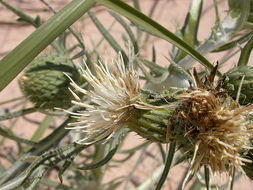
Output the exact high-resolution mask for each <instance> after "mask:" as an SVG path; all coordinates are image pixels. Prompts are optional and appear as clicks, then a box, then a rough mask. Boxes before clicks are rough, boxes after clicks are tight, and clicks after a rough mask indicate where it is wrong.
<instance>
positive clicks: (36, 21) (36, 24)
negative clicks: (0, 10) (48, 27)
mask: <svg viewBox="0 0 253 190" xmlns="http://www.w3.org/2000/svg"><path fill="white" fill-rule="evenodd" d="M0 3H1V4H2V5H4V6H5V7H6V8H7V9H9V10H10V11H12V12H13V13H15V14H16V15H18V16H19V17H20V19H21V20H22V21H25V22H27V23H29V24H31V25H33V26H34V27H36V28H37V27H39V26H40V19H39V17H36V18H35V19H33V18H32V17H30V16H29V15H26V14H25V13H23V12H22V11H20V10H18V9H15V8H14V7H12V6H11V5H9V4H8V3H6V2H4V1H3V0H0Z"/></svg>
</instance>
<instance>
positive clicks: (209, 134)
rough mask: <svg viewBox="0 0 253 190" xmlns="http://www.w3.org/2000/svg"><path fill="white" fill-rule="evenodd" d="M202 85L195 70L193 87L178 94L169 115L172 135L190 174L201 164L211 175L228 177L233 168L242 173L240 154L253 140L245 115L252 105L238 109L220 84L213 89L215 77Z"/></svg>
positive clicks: (250, 127) (245, 160)
mask: <svg viewBox="0 0 253 190" xmlns="http://www.w3.org/2000/svg"><path fill="white" fill-rule="evenodd" d="M216 69H217V66H216V67H215V69H214V71H213V72H212V73H211V74H210V76H208V77H206V79H205V82H202V81H201V80H200V79H199V77H198V76H197V72H196V71H195V70H194V76H195V82H196V87H195V88H193V87H191V88H189V90H188V91H187V92H186V93H184V94H182V95H179V97H178V98H179V99H181V100H180V103H179V104H178V106H177V108H176V109H175V111H174V113H173V116H172V119H171V121H172V125H171V126H172V129H171V133H172V136H174V138H175V139H176V140H177V141H178V143H179V148H181V150H183V152H184V153H185V155H186V156H187V157H188V158H191V167H190V170H189V173H190V174H189V175H192V174H194V173H195V172H196V171H197V170H198V169H199V168H200V166H202V165H205V166H207V167H208V168H209V169H210V170H211V171H212V173H213V174H223V173H224V172H229V174H231V172H232V169H233V167H236V168H237V169H238V170H240V171H243V170H242V167H241V166H242V165H243V164H244V162H250V161H249V160H247V159H245V158H242V157H241V154H240V153H241V152H242V151H248V149H249V147H248V145H249V144H250V139H251V138H252V137H253V131H252V125H251V124H250V123H249V122H248V120H247V113H248V112H249V111H250V110H252V108H253V107H252V106H247V107H239V106H238V104H237V102H235V101H234V100H233V99H232V98H231V97H229V96H228V95H227V94H226V93H225V92H223V91H221V86H222V84H218V85H217V86H216V87H215V86H214V75H215V72H216Z"/></svg>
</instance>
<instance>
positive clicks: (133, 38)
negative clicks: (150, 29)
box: [109, 11, 139, 54]
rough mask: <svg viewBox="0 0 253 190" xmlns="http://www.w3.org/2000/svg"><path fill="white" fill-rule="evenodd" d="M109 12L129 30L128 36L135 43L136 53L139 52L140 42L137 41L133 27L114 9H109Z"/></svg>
mask: <svg viewBox="0 0 253 190" xmlns="http://www.w3.org/2000/svg"><path fill="white" fill-rule="evenodd" d="M109 13H110V14H111V15H112V16H113V17H114V18H115V19H116V20H117V21H118V22H119V23H120V24H121V25H122V26H123V28H124V29H125V31H126V32H127V34H128V36H129V38H130V40H131V42H132V43H133V46H134V53H135V54H137V53H138V52H139V47H138V42H137V40H136V38H135V36H134V33H133V31H132V30H131V28H130V27H129V26H128V24H127V23H126V22H125V21H124V20H123V19H122V18H121V17H120V16H119V15H118V14H116V13H114V12H112V11H109Z"/></svg>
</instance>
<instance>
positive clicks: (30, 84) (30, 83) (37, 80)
mask: <svg viewBox="0 0 253 190" xmlns="http://www.w3.org/2000/svg"><path fill="white" fill-rule="evenodd" d="M64 73H66V74H67V75H68V76H70V77H71V78H73V79H74V80H75V81H77V82H78V80H79V74H78V70H77V68H76V67H75V65H74V64H73V62H72V61H71V59H70V57H69V56H68V55H66V54H60V53H57V52H53V53H50V54H44V55H42V56H40V57H38V58H36V59H34V60H33V61H32V62H31V63H30V64H29V65H28V67H27V68H26V70H25V72H24V74H23V76H21V78H20V79H19V85H20V88H21V90H22V92H23V93H24V95H25V96H26V97H27V99H29V100H30V101H31V102H32V103H33V104H34V106H35V107H38V108H43V109H54V108H55V107H59V108H68V107H69V106H71V99H72V95H71V93H70V91H69V90H68V87H69V83H70V80H69V79H68V77H67V76H66V75H65V74H64Z"/></svg>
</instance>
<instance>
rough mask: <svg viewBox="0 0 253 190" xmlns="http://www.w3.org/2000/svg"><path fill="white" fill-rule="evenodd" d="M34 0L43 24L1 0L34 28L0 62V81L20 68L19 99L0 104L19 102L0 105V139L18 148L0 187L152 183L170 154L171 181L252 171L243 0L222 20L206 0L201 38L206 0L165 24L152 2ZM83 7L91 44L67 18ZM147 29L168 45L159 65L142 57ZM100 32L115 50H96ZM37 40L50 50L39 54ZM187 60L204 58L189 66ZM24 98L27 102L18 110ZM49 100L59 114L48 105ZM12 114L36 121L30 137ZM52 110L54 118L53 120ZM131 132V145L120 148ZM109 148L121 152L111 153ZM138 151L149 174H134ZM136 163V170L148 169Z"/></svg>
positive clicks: (194, 1)
mask: <svg viewBox="0 0 253 190" xmlns="http://www.w3.org/2000/svg"><path fill="white" fill-rule="evenodd" d="M41 2H42V3H43V5H46V6H47V8H48V9H49V10H51V11H52V12H53V14H54V16H52V17H51V18H50V19H49V20H48V21H46V22H45V23H42V22H41V20H40V16H39V15H38V16H37V17H36V18H35V19H34V18H32V17H31V16H29V15H28V14H26V13H24V12H23V11H22V10H19V9H17V8H16V7H14V6H12V5H10V4H8V2H6V1H3V0H0V3H1V5H3V6H4V7H6V8H7V9H9V10H10V11H11V12H13V13H14V14H16V15H17V16H18V17H19V19H18V20H19V21H20V22H25V23H28V24H30V25H33V26H34V27H35V28H36V30H35V31H34V32H33V33H32V34H31V35H30V36H29V37H28V38H27V39H25V40H24V41H23V42H22V43H21V44H20V45H18V46H17V47H16V48H15V49H14V50H13V51H11V52H10V53H9V54H8V55H6V56H5V57H4V58H3V59H2V60H1V61H0V77H1V80H0V89H1V90H2V89H4V88H5V87H6V86H7V85H8V84H9V83H10V81H12V80H13V79H14V78H15V76H16V75H17V74H19V73H20V72H21V71H22V70H23V69H24V73H23V75H22V76H21V77H20V79H19V82H18V83H19V85H20V89H21V91H22V93H23V94H24V98H17V99H14V100H10V101H7V102H2V104H4V105H6V104H7V103H9V102H14V101H18V100H20V99H22V101H21V104H22V107H21V109H20V110H18V111H16V110H13V109H12V108H11V107H10V108H9V111H10V112H9V113H6V114H2V115H0V121H1V123H0V135H1V136H2V138H1V141H0V143H1V146H5V144H2V143H3V142H4V140H5V139H7V138H8V139H11V140H13V141H15V142H16V144H17V147H18V151H17V154H16V155H15V156H12V157H11V155H12V154H10V153H9V154H8V155H7V156H6V158H7V159H5V161H8V162H10V167H9V168H8V167H6V166H5V165H4V164H2V162H1V163H0V171H1V175H0V189H1V190H9V189H46V188H51V189H74V190H75V189H76V190H77V189H78V190H79V189H97V190H98V189H106V190H112V189H138V190H142V189H156V190H159V189H162V188H167V184H166V182H168V181H169V178H167V176H168V175H169V172H170V169H171V168H172V167H174V166H177V165H179V164H180V163H181V162H184V163H186V164H187V167H188V168H187V172H186V173H185V175H184V176H183V179H182V180H181V183H180V184H177V187H175V189H176V188H177V189H186V188H189V189H194V190H195V189H196V190H197V189H208V190H210V189H219V188H220V189H224V188H226V187H227V188H228V189H233V187H234V182H236V180H237V179H238V178H240V176H242V175H243V176H247V177H248V178H249V179H250V180H252V179H253V177H252V176H253V174H252V168H253V166H252V163H253V159H252V139H253V129H252V127H253V126H252V109H253V106H252V76H251V75H252V74H251V71H252V67H251V65H250V62H251V58H250V55H251V50H252V42H253V40H252V0H242V1H233V0H229V1H227V5H228V11H227V12H226V15H225V17H224V19H221V17H220V10H219V8H220V7H219V4H218V2H217V1H216V0H214V1H213V2H212V3H213V4H212V6H213V8H214V11H215V16H216V22H215V24H214V25H213V27H212V29H211V32H210V34H207V35H206V39H205V40H203V41H200V40H199V39H198V35H197V33H198V30H199V27H200V26H199V23H200V21H201V19H202V14H203V6H204V5H205V4H206V2H205V1H203V0H191V2H190V6H189V10H188V14H187V16H186V18H185V22H184V25H183V27H182V28H181V29H180V28H177V32H176V33H175V34H174V33H173V32H171V31H169V30H168V29H166V28H165V27H163V26H162V25H160V24H158V23H157V22H156V21H155V20H153V19H152V15H153V12H154V11H156V8H157V4H158V3H159V2H158V1H157V2H156V1H155V2H154V4H153V5H152V7H151V9H150V12H149V13H148V15H149V16H146V15H145V14H143V13H142V11H141V5H142V2H141V1H138V0H133V6H130V4H128V2H127V3H125V2H123V1H120V0H119V1H113V0H73V1H71V2H69V3H68V4H67V5H66V6H65V7H64V8H62V9H61V10H60V11H59V12H57V11H55V10H53V8H52V7H51V6H50V3H47V2H46V1H41ZM96 5H102V7H103V8H107V9H110V11H109V14H110V16H111V18H112V19H114V20H115V21H114V22H112V25H111V27H113V24H114V23H117V24H119V25H120V26H121V27H122V30H123V32H122V42H124V43H119V41H118V40H116V39H115V35H114V33H113V32H111V31H110V28H109V29H107V28H106V27H105V26H104V24H103V23H104V21H102V20H100V17H98V15H97V12H96ZM93 7H95V8H94V9H93ZM104 10H106V9H104ZM86 12H88V14H87V15H85V16H87V17H85V19H90V21H91V23H92V24H94V26H95V27H96V28H97V29H98V31H99V33H100V34H101V39H100V40H98V43H96V42H95V43H94V42H93V41H92V40H91V43H92V44H93V47H89V45H88V43H87V42H86V41H85V40H83V38H82V35H81V34H79V33H78V32H77V31H76V30H75V29H74V28H73V27H71V28H70V26H71V25H72V24H73V23H74V22H79V23H80V22H82V20H81V19H80V20H78V19H79V18H80V17H81V16H82V15H84V14H85V13H86ZM123 17H125V18H127V19H128V20H129V21H127V20H125V19H124V18H123ZM151 37H152V38H151ZM150 39H152V40H153V39H156V40H157V39H159V40H165V41H167V42H169V43H171V44H172V45H173V48H172V49H171V50H168V51H169V55H168V57H167V56H166V61H167V63H168V64H167V65H166V66H161V65H160V64H159V63H158V61H157V57H158V56H160V54H159V50H158V49H156V47H155V46H153V47H152V55H151V59H150V58H146V57H143V52H144V51H145V49H148V50H151V46H152V40H150ZM102 41H106V42H107V43H108V44H109V46H110V48H111V49H112V51H113V50H115V53H116V55H115V54H113V53H111V56H110V59H108V60H109V61H108V60H107V59H105V60H103V59H102V57H103V56H101V54H100V52H101V50H100V49H101V43H102ZM86 43H87V44H86ZM120 44H123V45H120ZM48 45H50V48H49V49H50V50H51V53H45V52H43V53H42V54H41V55H39V56H38V54H39V53H40V52H41V51H43V50H44V49H45V48H46V47H47V46H48ZM124 45H125V46H124ZM126 50H128V53H127V51H126ZM215 52H225V53H226V54H224V57H225V58H224V59H223V60H220V59H219V57H217V60H212V61H211V62H215V64H211V63H210V62H209V60H208V59H207V58H206V54H208V53H215ZM236 54H240V57H239V59H238V60H237V62H236V64H235V66H234V67H233V68H231V69H227V70H228V71H226V72H221V70H220V68H221V67H223V66H228V62H229V61H228V60H230V58H232V57H234V55H236ZM37 56H38V57H37ZM169 56H170V57H169ZM196 62H198V63H199V64H200V65H202V66H203V67H201V69H196V68H197V66H199V65H197V66H195V64H196ZM230 62H231V61H230ZM77 64H78V66H77ZM233 64H234V63H233ZM25 67H26V68H25ZM198 68H199V67H198ZM26 100H29V101H30V103H32V106H34V107H32V108H31V107H30V108H26ZM59 110H61V111H62V112H61V117H59V116H56V115H52V113H58V112H59ZM37 111H39V112H42V113H43V114H44V115H45V117H44V119H43V120H42V121H38V120H37V118H32V119H29V118H27V117H26V116H24V115H27V114H30V113H32V112H37ZM22 118H24V119H25V120H26V123H27V124H29V123H35V124H34V125H35V126H38V128H37V130H36V131H35V133H34V135H33V136H32V137H31V139H26V138H23V137H20V136H18V135H17V133H15V130H14V129H12V127H13V126H14V125H15V121H16V120H18V119H22ZM55 119H56V120H57V123H58V122H61V124H60V125H54V124H53V122H52V121H54V120H55ZM4 120H10V121H11V122H10V123H11V125H9V122H6V121H4ZM2 121H3V122H2ZM17 125H18V124H17ZM47 129H51V131H50V130H47ZM46 131H48V132H49V133H45V132H46ZM131 134H134V135H135V136H137V137H138V138H139V139H141V144H139V145H136V144H135V143H134V147H133V148H131V149H127V150H125V149H124V144H129V141H128V138H132V136H131ZM42 137H43V138H42ZM163 145H164V146H163ZM168 148H169V149H168ZM167 149H168V150H167ZM150 150H152V151H150ZM136 152H140V154H139V156H138V155H137V154H135V153H136ZM115 154H118V155H125V156H126V157H124V158H123V159H118V158H117V157H115V156H114V155H115ZM133 155H135V156H136V157H137V161H136V163H135V165H134V167H133V168H132V169H131V171H130V172H125V175H124V176H114V179H113V180H112V181H109V182H105V181H104V179H105V178H107V175H109V174H110V172H111V171H112V170H113V167H119V168H120V167H121V166H123V165H127V164H129V162H132V160H131V157H132V156H133ZM0 156H1V159H2V157H4V156H5V155H2V154H1V155H0ZM148 156H149V157H150V158H151V160H152V164H150V163H149V166H150V165H152V166H153V169H152V172H151V174H150V175H149V176H151V177H150V178H147V179H146V181H141V182H138V180H136V181H137V182H136V181H134V180H133V179H134V175H135V173H136V172H137V168H140V166H141V165H142V164H143V163H144V162H145V158H147V157H148ZM129 168H130V167H129ZM143 168H145V171H144V172H145V173H147V171H146V170H148V168H146V167H143ZM52 170H56V173H57V174H58V177H57V178H59V181H55V179H54V176H53V175H52V172H51V171H52ZM117 170H118V169H117ZM118 171H119V170H118ZM117 173H118V172H117ZM139 175H140V174H139ZM226 176H228V178H229V179H228V180H224V181H225V182H224V183H223V184H216V183H215V181H216V179H217V180H219V179H224V177H226ZM56 180H58V179H56ZM190 181H192V183H188V182H190ZM130 185H131V186H130Z"/></svg>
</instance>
